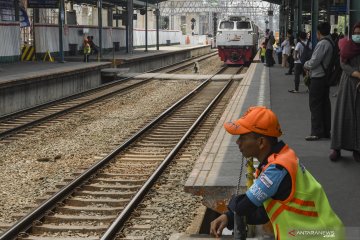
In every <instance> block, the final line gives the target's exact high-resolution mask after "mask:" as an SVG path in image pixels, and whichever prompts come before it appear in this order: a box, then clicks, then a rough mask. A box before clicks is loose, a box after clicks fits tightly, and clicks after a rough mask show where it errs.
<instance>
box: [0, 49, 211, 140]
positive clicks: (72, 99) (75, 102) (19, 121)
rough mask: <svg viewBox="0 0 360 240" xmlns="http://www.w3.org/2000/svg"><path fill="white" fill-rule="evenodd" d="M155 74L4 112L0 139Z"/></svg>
mask: <svg viewBox="0 0 360 240" xmlns="http://www.w3.org/2000/svg"><path fill="white" fill-rule="evenodd" d="M214 55H216V53H210V54H207V55H205V56H202V57H199V58H195V59H191V60H187V61H183V62H181V63H180V64H175V65H171V66H167V67H162V68H159V69H156V70H153V71H152V72H154V71H164V70H165V72H169V73H170V72H175V71H178V70H180V69H183V68H186V67H188V66H190V65H192V64H193V63H194V62H195V61H202V60H205V59H207V58H208V57H211V56H214ZM154 78H155V77H152V78H147V79H144V80H134V79H131V78H127V79H123V80H119V81H116V82H112V83H109V84H106V85H102V86H100V87H98V88H95V89H91V90H89V91H86V92H83V93H79V94H75V95H72V96H69V97H66V98H64V99H60V100H56V101H53V102H50V103H46V104H43V105H41V106H36V107H34V108H30V109H26V110H23V111H20V112H17V113H13V114H9V115H6V116H3V117H1V118H0V143H7V142H10V141H13V140H14V139H17V138H18V137H19V136H21V135H19V133H21V132H23V131H24V130H26V129H29V128H32V127H34V126H37V125H39V124H41V123H43V122H46V121H49V120H50V119H54V118H57V117H59V116H63V115H65V114H67V113H70V112H73V111H74V110H78V109H80V108H83V107H86V106H89V105H92V104H94V103H97V102H100V101H103V100H104V99H107V98H110V97H112V96H114V95H118V94H122V93H126V92H128V91H130V90H132V89H134V88H137V87H140V86H142V85H144V84H146V83H148V82H150V81H151V80H153V79H154ZM27 133H31V131H29V132H25V134H27Z"/></svg>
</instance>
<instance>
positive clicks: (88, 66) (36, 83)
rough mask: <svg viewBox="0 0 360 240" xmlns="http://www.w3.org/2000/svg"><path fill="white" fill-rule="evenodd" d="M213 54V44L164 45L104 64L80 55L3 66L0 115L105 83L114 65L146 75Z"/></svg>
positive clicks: (0, 66) (106, 58) (105, 58)
mask: <svg viewBox="0 0 360 240" xmlns="http://www.w3.org/2000/svg"><path fill="white" fill-rule="evenodd" d="M210 51H211V48H210V45H196V46H190V45H177V46H161V47H160V50H159V51H157V50H155V49H153V48H149V51H148V52H144V49H136V50H134V52H133V53H132V54H125V53H120V54H117V55H114V58H113V57H112V54H107V55H106V54H105V55H104V56H103V59H102V61H101V62H97V61H96V59H95V57H94V56H91V57H90V60H91V61H90V62H89V63H84V62H82V61H83V56H82V55H79V56H74V58H71V57H70V58H68V57H66V61H65V63H59V62H42V61H36V62H16V63H8V64H0V116H2V115H6V114H11V113H13V112H17V111H20V110H22V109H26V108H30V107H33V106H37V105H40V104H43V103H47V102H50V101H53V100H57V99H60V98H64V97H67V96H70V95H73V94H76V93H80V92H83V91H86V90H89V89H92V88H95V87H98V86H100V85H101V84H103V83H105V82H106V81H105V79H104V80H102V78H101V71H102V70H103V69H106V68H111V67H112V66H113V64H114V62H115V63H116V65H117V67H120V68H126V69H128V72H131V73H143V72H146V71H149V70H153V69H157V68H160V67H164V66H167V65H171V64H175V63H178V62H180V61H183V60H186V59H189V58H192V57H196V56H199V55H203V54H206V53H209V52H210ZM110 55H111V56H110ZM69 59H70V60H71V61H69ZM75 60H76V61H75Z"/></svg>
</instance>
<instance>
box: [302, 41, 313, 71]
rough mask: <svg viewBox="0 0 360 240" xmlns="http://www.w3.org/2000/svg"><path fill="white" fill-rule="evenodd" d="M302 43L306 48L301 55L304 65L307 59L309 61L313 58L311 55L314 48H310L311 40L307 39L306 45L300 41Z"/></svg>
mask: <svg viewBox="0 0 360 240" xmlns="http://www.w3.org/2000/svg"><path fill="white" fill-rule="evenodd" d="M300 43H301V45H303V47H304V49H303V52H302V53H301V55H300V62H301V64H302V65H304V63H305V62H306V61H309V60H310V59H311V56H312V54H313V50H312V49H311V48H310V46H309V45H310V40H308V41H307V43H306V45H305V44H304V43H303V42H302V41H300Z"/></svg>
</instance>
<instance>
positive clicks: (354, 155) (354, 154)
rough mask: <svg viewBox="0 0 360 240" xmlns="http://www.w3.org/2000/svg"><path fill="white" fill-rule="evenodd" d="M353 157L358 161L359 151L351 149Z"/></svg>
mask: <svg viewBox="0 0 360 240" xmlns="http://www.w3.org/2000/svg"><path fill="white" fill-rule="evenodd" d="M353 158H354V160H355V161H357V162H359V163H360V152H358V151H353Z"/></svg>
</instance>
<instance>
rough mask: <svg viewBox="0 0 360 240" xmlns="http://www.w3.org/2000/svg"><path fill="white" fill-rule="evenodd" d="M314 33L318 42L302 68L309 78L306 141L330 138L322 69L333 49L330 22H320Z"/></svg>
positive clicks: (329, 58) (328, 110)
mask: <svg viewBox="0 0 360 240" xmlns="http://www.w3.org/2000/svg"><path fill="white" fill-rule="evenodd" d="M316 34H317V39H318V40H319V42H318V44H316V46H315V49H314V52H313V54H312V56H311V59H310V60H309V61H307V62H305V64H304V69H305V70H308V71H310V78H311V81H310V86H309V106H310V112H311V134H310V136H307V137H305V140H306V141H316V140H319V139H321V138H330V129H331V103H330V98H329V85H328V81H327V76H326V72H325V70H324V69H328V68H329V65H330V62H331V59H332V56H333V50H334V49H333V46H334V42H333V41H332V39H331V36H330V24H329V23H328V22H323V23H320V24H319V25H318V27H317V33H316ZM325 38H327V39H325ZM322 65H323V66H324V68H323V67H322Z"/></svg>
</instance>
